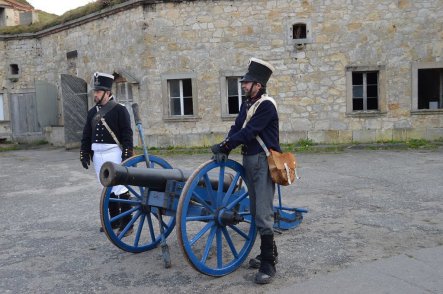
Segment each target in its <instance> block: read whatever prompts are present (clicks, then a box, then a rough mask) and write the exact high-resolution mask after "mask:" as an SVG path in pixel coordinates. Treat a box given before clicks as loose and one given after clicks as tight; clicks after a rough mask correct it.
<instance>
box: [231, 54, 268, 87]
mask: <svg viewBox="0 0 443 294" xmlns="http://www.w3.org/2000/svg"><path fill="white" fill-rule="evenodd" d="M274 70H275V69H274V67H273V66H272V65H271V64H270V63H269V62H266V61H264V60H261V59H258V58H254V57H252V58H250V59H249V65H248V72H247V73H246V74H245V75H244V76H243V77H242V78H241V79H240V82H257V83H260V84H261V85H262V86H263V87H265V86H266V83H267V82H268V80H269V78H270V77H271V74H272V72H273V71H274Z"/></svg>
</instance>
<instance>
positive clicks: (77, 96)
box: [61, 74, 88, 148]
mask: <svg viewBox="0 0 443 294" xmlns="http://www.w3.org/2000/svg"><path fill="white" fill-rule="evenodd" d="M61 86H62V96H63V99H62V100H63V117H64V126H65V147H66V148H74V147H78V146H80V141H81V138H82V132H83V127H84V125H85V123H86V117H87V114H88V93H87V91H88V86H87V83H86V82H85V81H84V80H82V79H80V78H77V77H75V76H71V75H66V74H62V75H61Z"/></svg>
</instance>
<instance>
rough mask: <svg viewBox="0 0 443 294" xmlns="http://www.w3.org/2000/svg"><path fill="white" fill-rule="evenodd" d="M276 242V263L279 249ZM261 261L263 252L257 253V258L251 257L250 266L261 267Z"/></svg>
mask: <svg viewBox="0 0 443 294" xmlns="http://www.w3.org/2000/svg"><path fill="white" fill-rule="evenodd" d="M273 243H274V257H275V264H277V263H278V251H277V245H275V241H274V242H273ZM260 263H261V254H259V255H257V256H256V257H255V258H251V259H250V260H249V267H250V268H260Z"/></svg>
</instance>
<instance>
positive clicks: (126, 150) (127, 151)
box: [122, 148, 134, 161]
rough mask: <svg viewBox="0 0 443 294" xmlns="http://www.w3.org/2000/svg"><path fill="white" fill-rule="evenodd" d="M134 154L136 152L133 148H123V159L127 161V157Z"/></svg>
mask: <svg viewBox="0 0 443 294" xmlns="http://www.w3.org/2000/svg"><path fill="white" fill-rule="evenodd" d="M133 154H134V152H133V151H132V149H130V148H123V150H122V161H125V160H126V159H128V158H129V157H131V156H132V155H133Z"/></svg>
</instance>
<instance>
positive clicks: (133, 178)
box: [100, 161, 234, 191]
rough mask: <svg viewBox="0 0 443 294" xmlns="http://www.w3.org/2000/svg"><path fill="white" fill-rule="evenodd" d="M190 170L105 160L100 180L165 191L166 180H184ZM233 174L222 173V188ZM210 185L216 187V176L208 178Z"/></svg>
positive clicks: (231, 178)
mask: <svg viewBox="0 0 443 294" xmlns="http://www.w3.org/2000/svg"><path fill="white" fill-rule="evenodd" d="M191 174H192V172H189V171H183V170H181V169H176V168H174V169H160V168H146V167H144V168H139V167H128V166H123V165H120V164H116V163H113V162H110V161H108V162H105V163H104V164H103V165H102V167H101V169H100V182H101V183H102V185H103V186H105V187H110V186H117V185H130V186H141V187H147V188H149V189H151V190H154V191H165V188H166V182H167V181H168V180H175V181H179V182H185V181H187V180H188V178H189V177H190V176H191ZM233 178H234V177H233V175H232V174H229V173H226V174H225V175H224V183H223V190H225V191H226V190H227V189H228V188H229V186H230V185H231V183H232V180H233ZM210 182H211V186H212V188H213V189H217V186H218V178H217V179H213V178H210Z"/></svg>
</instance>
